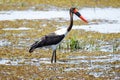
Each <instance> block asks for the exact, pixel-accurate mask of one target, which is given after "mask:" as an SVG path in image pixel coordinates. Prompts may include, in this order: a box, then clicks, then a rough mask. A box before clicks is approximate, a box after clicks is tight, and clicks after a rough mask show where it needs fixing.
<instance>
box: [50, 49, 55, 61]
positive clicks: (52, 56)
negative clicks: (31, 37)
mask: <svg viewBox="0 0 120 80" xmlns="http://www.w3.org/2000/svg"><path fill="white" fill-rule="evenodd" d="M54 53H55V51H53V53H52V58H51V63H53V58H54Z"/></svg>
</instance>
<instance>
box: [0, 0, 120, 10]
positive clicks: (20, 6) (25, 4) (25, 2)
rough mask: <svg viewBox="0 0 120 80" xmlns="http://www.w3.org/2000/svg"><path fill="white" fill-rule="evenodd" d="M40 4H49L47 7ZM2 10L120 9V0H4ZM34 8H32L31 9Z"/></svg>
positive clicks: (1, 3)
mask: <svg viewBox="0 0 120 80" xmlns="http://www.w3.org/2000/svg"><path fill="white" fill-rule="evenodd" d="M40 4H47V5H46V6H43V5H40ZM0 5H1V7H0V10H11V9H12V10H26V9H31V8H32V7H34V9H35V10H44V9H45V8H49V7H50V6H49V5H52V6H56V7H60V8H70V7H71V6H75V7H120V0H47V1H46V0H34V1H31V0H22V1H21V0H2V1H1V2H0ZM31 6H32V7H31Z"/></svg>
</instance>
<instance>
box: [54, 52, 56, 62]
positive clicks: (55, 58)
mask: <svg viewBox="0 0 120 80" xmlns="http://www.w3.org/2000/svg"><path fill="white" fill-rule="evenodd" d="M54 59H55V63H56V50H55V51H54Z"/></svg>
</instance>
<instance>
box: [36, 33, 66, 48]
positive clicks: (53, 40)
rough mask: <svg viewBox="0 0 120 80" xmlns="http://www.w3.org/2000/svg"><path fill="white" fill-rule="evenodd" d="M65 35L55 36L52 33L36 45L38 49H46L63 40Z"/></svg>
mask: <svg viewBox="0 0 120 80" xmlns="http://www.w3.org/2000/svg"><path fill="white" fill-rule="evenodd" d="M64 37H65V35H55V33H51V34H49V35H45V36H43V37H42V38H41V39H40V41H36V42H35V43H34V45H36V48H37V47H44V46H49V45H55V44H57V43H59V42H61V41H62V40H63V38H64Z"/></svg>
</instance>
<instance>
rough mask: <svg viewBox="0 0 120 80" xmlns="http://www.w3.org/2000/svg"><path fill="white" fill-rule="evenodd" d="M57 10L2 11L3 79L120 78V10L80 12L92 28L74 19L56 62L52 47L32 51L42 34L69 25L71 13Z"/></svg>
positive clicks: (0, 56)
mask: <svg viewBox="0 0 120 80" xmlns="http://www.w3.org/2000/svg"><path fill="white" fill-rule="evenodd" d="M57 10H58V9H57ZM57 10H52V11H51V10H47V11H33V10H24V11H14V10H12V11H0V79H1V80H6V79H8V80H10V79H15V80H24V79H26V80H30V79H32V80H36V79H38V80H40V79H45V80H50V79H51V80H56V79H59V80H64V79H65V80H119V79H120V27H119V25H120V15H119V14H120V12H119V11H120V9H119V8H82V9H80V10H79V11H80V12H81V14H82V15H83V16H84V17H85V18H86V19H88V21H89V24H84V23H83V22H82V21H80V20H79V19H78V18H77V17H74V20H75V21H74V27H73V30H72V31H71V32H70V33H69V34H68V35H67V37H66V38H65V40H64V41H63V42H62V43H61V45H60V46H59V47H58V50H57V63H55V64H51V63H50V59H51V55H52V54H51V53H52V51H51V50H49V49H45V48H43V49H37V50H36V51H35V52H34V53H32V54H31V53H29V52H28V50H29V47H30V45H31V44H32V43H33V42H34V41H36V40H38V39H39V38H40V37H41V36H43V35H45V34H48V33H50V32H53V31H55V30H57V29H61V28H65V26H68V24H69V12H68V10H67V9H66V10H61V9H60V10H59V11H57ZM28 13H29V14H28ZM88 13H89V14H88ZM114 13H115V14H114ZM26 14H28V15H26ZM113 14H114V15H113ZM74 34H76V35H74ZM76 43H77V46H76V45H75V44H76Z"/></svg>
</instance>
